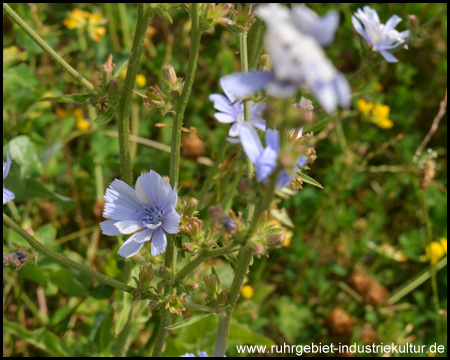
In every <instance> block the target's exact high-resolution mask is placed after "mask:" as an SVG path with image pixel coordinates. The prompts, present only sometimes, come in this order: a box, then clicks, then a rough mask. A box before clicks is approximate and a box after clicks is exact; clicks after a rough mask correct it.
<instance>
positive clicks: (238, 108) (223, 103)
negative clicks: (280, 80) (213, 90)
mask: <svg viewBox="0 0 450 360" xmlns="http://www.w3.org/2000/svg"><path fill="white" fill-rule="evenodd" d="M220 86H221V87H222V89H223V91H224V92H225V95H226V97H225V96H223V95H220V94H212V95H210V96H209V100H211V101H212V102H213V103H214V108H215V109H216V110H218V111H219V112H217V113H215V114H214V117H215V118H216V119H217V121H219V122H221V123H226V124H231V123H234V124H233V126H232V127H231V128H230V131H229V133H228V135H230V136H232V137H236V136H238V135H239V130H240V128H241V125H242V124H243V123H244V122H245V118H244V104H242V103H241V102H240V101H238V100H237V99H236V98H235V97H234V96H233V89H232V88H230V87H228V84H227V83H224V82H223V81H222V80H221V81H220ZM265 108H266V104H264V103H258V104H254V103H253V101H250V119H251V124H252V125H253V126H254V127H256V128H257V129H259V130H262V131H265V130H266V121H265V120H263V119H262V118H261V114H262V112H263V111H264V109H265Z"/></svg>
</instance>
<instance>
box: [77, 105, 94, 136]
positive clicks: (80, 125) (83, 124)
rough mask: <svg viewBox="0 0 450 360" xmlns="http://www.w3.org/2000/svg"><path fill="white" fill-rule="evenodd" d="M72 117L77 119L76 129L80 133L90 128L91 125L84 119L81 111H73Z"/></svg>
mask: <svg viewBox="0 0 450 360" xmlns="http://www.w3.org/2000/svg"><path fill="white" fill-rule="evenodd" d="M73 116H74V117H75V119H77V129H78V130H81V131H88V130H89V129H90V128H91V123H90V122H89V121H87V120H86V119H85V118H84V114H83V109H82V108H76V109H75V110H74V111H73Z"/></svg>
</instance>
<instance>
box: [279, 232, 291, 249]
mask: <svg viewBox="0 0 450 360" xmlns="http://www.w3.org/2000/svg"><path fill="white" fill-rule="evenodd" d="M291 240H292V231H286V233H285V236H284V241H283V243H282V244H281V246H284V247H289V246H291Z"/></svg>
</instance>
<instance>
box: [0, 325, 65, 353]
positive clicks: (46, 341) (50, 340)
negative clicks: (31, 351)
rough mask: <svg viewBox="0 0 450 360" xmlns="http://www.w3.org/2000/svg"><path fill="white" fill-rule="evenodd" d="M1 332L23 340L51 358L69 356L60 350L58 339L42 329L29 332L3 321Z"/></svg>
mask: <svg viewBox="0 0 450 360" xmlns="http://www.w3.org/2000/svg"><path fill="white" fill-rule="evenodd" d="M3 330H6V331H8V332H10V333H11V334H13V335H15V336H17V337H18V338H19V339H23V340H25V341H26V342H28V343H29V344H31V345H33V346H35V347H37V348H38V349H41V350H43V351H45V352H47V353H48V354H49V355H51V356H57V357H67V356H69V354H67V353H66V352H65V351H64V350H63V349H62V347H61V345H60V342H61V340H60V339H59V337H58V336H56V335H55V334H53V333H52V332H50V331H48V330H46V329H44V328H41V329H36V330H33V331H29V330H27V329H24V328H23V327H22V326H20V325H19V324H16V323H12V322H9V321H7V320H5V319H3Z"/></svg>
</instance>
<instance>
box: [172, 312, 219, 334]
mask: <svg viewBox="0 0 450 360" xmlns="http://www.w3.org/2000/svg"><path fill="white" fill-rule="evenodd" d="M209 315H211V313H198V314H195V315H194V316H191V317H190V318H187V319H184V320H181V321H180V322H177V323H176V324H173V325H170V326H168V327H166V329H167V330H175V329H181V328H184V327H186V326H189V325H192V324H195V323H196V322H197V321H200V320H201V319H203V318H205V317H208V316H209Z"/></svg>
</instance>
